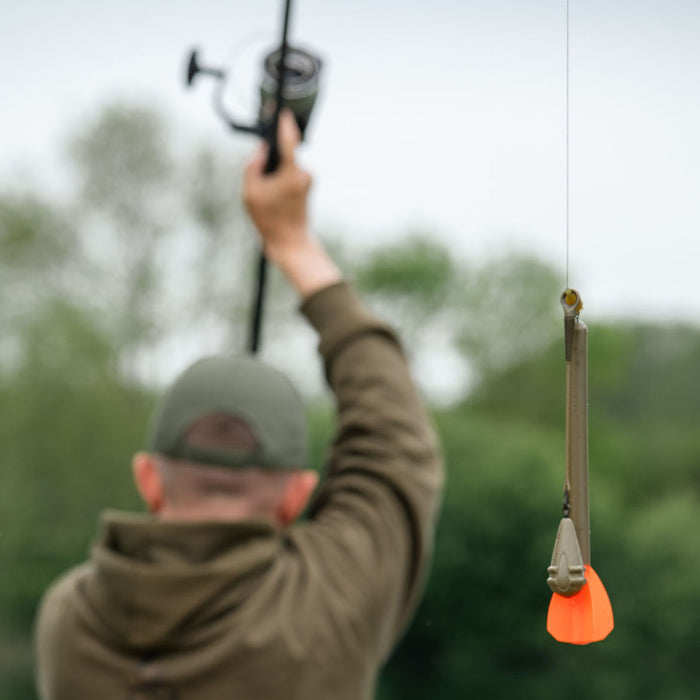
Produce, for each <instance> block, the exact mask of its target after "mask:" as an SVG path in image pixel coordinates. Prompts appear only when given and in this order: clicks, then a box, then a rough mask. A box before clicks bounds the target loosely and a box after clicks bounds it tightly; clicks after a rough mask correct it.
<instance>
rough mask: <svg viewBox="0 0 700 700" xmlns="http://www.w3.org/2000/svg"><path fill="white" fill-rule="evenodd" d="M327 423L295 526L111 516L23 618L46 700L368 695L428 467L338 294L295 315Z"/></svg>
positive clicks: (386, 643)
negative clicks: (331, 423)
mask: <svg viewBox="0 0 700 700" xmlns="http://www.w3.org/2000/svg"><path fill="white" fill-rule="evenodd" d="M302 312H303V313H304V314H305V315H306V317H307V318H308V320H309V321H310V322H311V324H312V325H313V326H314V327H315V328H316V330H317V331H318V333H319V335H320V340H321V342H320V348H319V350H320V353H321V356H322V357H323V360H324V365H325V370H326V376H327V378H328V381H329V384H330V386H331V388H332V390H333V392H334V393H335V396H336V400H337V410H338V424H337V433H336V437H335V440H334V442H333V445H332V449H331V451H330V455H329V463H328V473H327V475H326V478H325V479H324V482H323V484H322V486H321V488H320V490H319V493H318V495H317V497H316V499H315V501H314V503H313V505H312V509H311V517H310V520H309V521H308V522H305V523H301V524H297V525H295V526H293V527H290V528H288V529H287V530H285V531H283V532H279V531H276V530H275V529H274V528H273V526H272V525H271V524H269V523H266V522H263V521H244V522H234V523H221V522H179V521H176V522H173V521H161V520H159V519H157V518H156V517H154V516H147V515H133V514H124V513H117V512H107V513H106V514H105V515H104V516H103V522H102V530H101V535H100V537H99V539H98V541H97V543H96V544H95V545H94V547H93V549H92V554H91V557H90V559H89V561H88V562H87V563H85V564H83V565H82V566H80V567H78V568H76V569H74V570H72V571H71V572H69V573H68V574H66V575H65V576H64V577H63V578H61V579H60V580H59V581H57V582H56V583H55V584H54V585H53V586H52V588H51V589H50V590H49V591H48V592H47V594H46V595H45V597H44V600H43V602H42V605H41V608H40V612H39V616H38V623H37V634H36V639H37V656H38V666H37V675H38V685H39V689H40V695H41V697H42V698H43V700H83V699H86V700H93V699H95V700H128V699H130V698H133V699H134V700H135V699H137V698H138V699H143V700H145V699H146V698H153V699H159V700H166V699H167V700H176V699H177V700H228V699H229V698H230V699H232V700H233V699H236V700H258V699H267V700H274V699H276V698H284V699H285V700H297V699H302V698H303V699H304V700H315V699H316V698H318V699H324V700H326V699H331V698H333V699H335V700H343V699H347V700H367V699H369V698H371V697H373V694H374V688H375V684H376V679H377V674H378V671H379V669H380V667H381V665H382V663H383V662H384V661H385V660H386V658H387V656H388V654H389V653H390V651H391V649H392V648H393V646H394V645H395V643H396V641H397V639H398V638H399V636H400V635H401V633H402V631H403V630H404V628H405V626H406V624H407V622H408V620H409V618H410V615H411V613H412V611H413V609H414V607H415V604H416V602H417V599H418V597H419V594H420V591H421V587H422V583H423V581H424V578H425V576H424V574H425V569H426V565H427V560H428V557H429V554H430V550H431V547H432V540H433V533H434V525H435V516H436V512H437V508H438V502H439V492H440V487H441V483H442V469H441V463H440V459H439V455H438V450H437V446H436V441H435V439H434V435H433V433H432V431H431V429H430V427H429V424H428V420H427V418H426V415H425V413H424V411H423V409H422V407H421V404H420V401H419V399H418V397H417V395H416V392H415V389H414V387H413V385H412V382H411V380H410V377H409V374H408V370H407V366H406V362H405V360H404V357H403V355H402V353H401V351H400V349H399V345H398V343H397V341H396V338H395V336H394V335H393V333H392V332H391V330H390V329H388V328H387V327H386V326H385V325H384V324H382V323H380V322H379V321H377V320H376V319H375V318H374V317H372V316H371V315H369V314H368V313H367V312H366V311H365V310H364V309H363V308H362V306H361V304H360V303H359V301H358V300H357V298H356V297H355V295H354V294H353V293H352V291H351V290H350V288H349V287H348V285H346V284H345V283H340V284H336V285H332V286H330V287H327V288H326V289H324V290H321V291H320V292H318V293H316V294H315V295H313V296H312V297H311V298H310V299H308V300H307V301H306V302H305V304H304V305H303V307H302Z"/></svg>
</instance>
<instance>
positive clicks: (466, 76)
mask: <svg viewBox="0 0 700 700" xmlns="http://www.w3.org/2000/svg"><path fill="white" fill-rule="evenodd" d="M564 11H565V4H564V2H563V0H562V1H561V2H559V1H557V2H554V1H545V0H541V1H535V0H533V1H532V2H527V3H522V2H516V1H515V0H509V1H508V0H490V2H488V3H486V2H480V1H474V2H472V1H470V2H464V1H461V2H457V1H456V0H455V1H451V0H437V1H436V2H433V3H431V4H430V5H428V4H425V3H418V2H413V1H412V0H410V1H405V2H398V1H393V0H392V1H388V2H384V3H381V4H379V5H378V4H377V3H371V2H369V1H367V0H355V2H352V3H350V2H346V1H345V0H343V1H338V2H334V3H322V2H320V0H296V2H295V8H294V14H293V20H292V36H293V37H294V38H295V39H298V43H300V44H301V45H305V46H308V47H310V48H313V49H314V50H316V51H318V52H319V53H321V55H322V57H323V59H324V79H323V84H322V88H321V96H320V100H319V104H318V106H317V109H316V112H315V114H314V117H313V120H312V123H311V126H310V129H309V138H308V144H307V145H306V146H304V149H303V154H302V159H303V161H304V163H305V164H307V165H308V167H309V168H310V169H311V170H312V172H313V173H314V175H315V186H314V195H313V203H312V205H313V219H314V222H315V229H316V231H317V233H318V235H319V236H320V237H321V238H322V239H323V240H324V241H325V242H326V244H327V245H328V246H329V247H330V248H331V249H332V251H333V252H334V255H335V256H336V257H337V258H338V259H339V261H340V262H341V264H342V266H343V268H344V270H345V272H346V274H347V276H348V277H350V278H351V279H352V280H354V282H355V283H356V284H357V285H358V287H359V288H360V289H361V290H362V293H363V295H364V297H365V298H366V299H367V301H368V303H369V304H370V305H371V306H372V307H373V308H374V309H376V310H377V312H378V313H380V314H382V315H384V316H385V317H387V318H388V319H390V320H391V321H392V322H393V323H394V324H395V325H397V326H398V327H399V329H400V331H401V333H402V335H403V337H404V339H405V341H406V347H407V349H408V352H409V354H410V358H411V361H412V364H413V366H414V370H415V374H416V376H417V379H418V381H419V383H420V386H421V389H422V390H423V392H424V393H425V396H426V399H427V401H428V402H429V403H430V405H431V407H432V410H433V414H434V418H435V422H436V425H437V427H438V429H439V431H440V434H441V437H442V441H443V445H444V451H445V455H446V459H447V463H448V468H449V484H448V489H447V492H446V497H445V510H444V515H443V518H442V520H441V524H440V529H439V535H438V542H437V548H436V554H435V564H434V568H433V572H432V575H431V579H430V582H429V584H428V588H427V593H426V597H425V600H424V602H423V604H422V606H421V608H420V610H419V612H418V615H417V616H416V619H415V621H414V624H413V625H412V627H411V629H410V630H409V632H408V634H407V636H406V637H405V639H404V641H403V643H402V645H401V646H400V648H399V649H398V651H397V653H396V654H395V655H394V657H393V658H392V660H391V662H390V664H389V665H388V667H387V669H386V670H385V672H384V674H383V676H382V680H381V686H380V691H379V692H380V698H381V700H394V699H396V698H402V699H409V700H411V699H413V698H426V697H431V698H433V697H434V698H457V697H465V696H469V695H470V694H474V695H477V694H486V693H488V694H489V695H490V696H492V697H510V698H523V699H531V698H555V697H556V698H559V697H561V696H562V695H564V696H565V697H568V698H572V699H574V700H575V699H577V698H584V697H586V698H587V697H589V696H591V695H592V694H594V695H596V696H598V697H601V698H606V699H607V698H616V699H617V698H659V699H663V700H684V699H685V698H695V697H696V696H697V688H698V684H699V681H700V672H699V671H698V669H697V663H696V658H697V653H698V651H699V647H700V642H698V638H697V630H698V629H700V606H698V604H697V602H698V595H697V591H698V590H699V589H700V539H698V537H697V536H696V533H697V532H698V531H699V530H700V510H699V509H698V485H699V482H700V436H699V435H698V432H697V429H696V426H697V422H698V420H697V415H698V408H699V404H700V400H699V399H698V395H697V387H698V386H700V364H699V363H698V357H700V296H698V295H697V294H696V293H695V287H696V284H695V282H696V279H695V278H696V275H697V272H696V268H697V259H698V254H699V252H700V250H699V243H698V233H699V232H700V211H699V208H698V206H697V192H698V190H699V187H700V139H698V136H697V124H698V123H700V97H698V89H697V86H698V85H699V84H700V45H699V44H698V42H697V36H698V30H700V5H698V4H697V3H695V2H693V1H692V0H666V1H665V2H661V1H660V0H649V2H631V1H627V0H621V1H620V2H616V3H606V2H602V0H591V1H589V2H586V3H583V2H577V1H576V0H571V49H570V50H571V73H570V74H571V84H570V89H571V113H570V116H571V129H570V134H571V188H572V189H571V233H570V260H569V262H570V266H569V272H570V274H569V282H570V283H571V284H572V286H575V287H577V288H578V289H579V290H580V291H581V294H582V297H583V300H584V304H585V311H584V319H585V320H586V322H587V324H588V325H589V328H590V334H591V335H590V366H591V369H590V373H591V376H590V383H591V386H590V421H591V426H590V430H591V444H590V451H591V503H592V513H591V522H592V551H593V562H594V565H595V568H596V570H597V572H598V573H599V574H600V576H601V578H602V580H603V582H604V583H605V585H606V587H607V589H608V592H609V594H610V598H611V601H612V604H613V609H614V612H615V616H616V629H615V631H614V632H613V633H612V635H611V636H610V637H609V639H607V640H606V641H604V642H602V643H599V644H595V645H592V646H591V647H585V648H577V647H570V646H566V645H560V644H558V643H557V642H555V641H554V640H552V639H551V638H550V637H549V636H548V635H547V633H546V631H545V629H544V625H545V618H546V609H547V605H548V601H549V596H550V593H549V589H548V588H547V586H546V584H545V579H546V575H547V574H546V567H547V566H548V564H549V560H550V557H551V549H552V546H553V542H554V536H555V534H556V528H557V526H558V522H559V518H560V515H561V513H560V506H561V489H562V484H563V476H564V463H563V448H564V380H565V367H564V360H563V333H562V323H561V320H562V313H561V308H560V306H559V302H558V298H559V294H560V293H561V290H562V289H563V287H564V285H565V275H566V236H565V211H566V207H565V204H566V197H565V184H564V183H565V148H566V142H565V92H566V90H565V87H566V86H565V76H566V71H565V14H564ZM280 18H281V3H280V2H273V1H272V0H264V1H263V0H258V1H257V2H255V3H252V2H249V3H243V2H229V3H223V2H216V1H214V0H203V1H200V2H199V3H197V4H196V6H195V4H194V3H189V2H181V1H179V0H174V1H173V2H170V3H168V5H167V9H164V6H163V5H162V3H158V4H156V3H155V2H152V1H150V0H145V1H144V0H141V2H139V3H136V2H134V1H132V0H123V1H122V2H120V3H102V4H99V5H98V4H95V3H88V2H85V1H83V0H66V2H64V3H61V4H55V3H53V4H49V3H48V2H44V1H41V0H27V1H26V2H25V3H23V4H22V5H19V4H16V5H15V6H13V7H11V8H7V9H4V10H3V19H2V24H1V25H0V39H1V40H2V41H0V59H1V60H0V79H1V80H2V84H3V88H4V90H3V92H4V96H3V101H2V112H1V115H2V116H1V117H0V124H2V129H0V319H1V321H2V328H3V333H2V337H1V338H0V410H1V415H2V416H3V420H2V422H0V455H1V461H0V571H1V572H2V576H1V577H0V697H1V698H3V700H5V699H6V698H7V699H8V700H20V699H21V700H26V699H27V698H33V697H35V695H34V690H33V680H32V650H31V630H32V624H33V619H34V614H35V609H36V604H37V601H38V599H39V597H40V595H41V593H42V592H43V590H44V589H45V587H46V586H47V585H48V583H49V582H50V581H51V580H52V579H53V578H55V577H56V576H57V575H58V574H59V573H60V572H61V571H63V570H64V569H65V568H67V567H69V566H71V565H74V564H76V563H78V562H80V561H82V560H83V559H84V558H85V556H86V554H87V551H88V548H89V544H90V541H91V539H92V537H93V536H94V533H95V523H96V520H97V517H98V514H99V512H100V511H101V510H102V509H103V508H104V507H106V506H109V507H117V508H128V509H132V508H133V509H140V508H141V506H140V504H139V503H138V499H137V496H136V493H135V490H134V488H133V487H132V485H131V481H130V472H129V461H130V457H131V455H132V453H133V452H134V451H135V450H137V449H139V448H140V447H142V446H143V442H144V436H145V433H146V426H147V422H148V416H149V412H150V410H151V408H152V406H153V403H154V400H155V397H156V396H157V395H158V392H159V390H160V389H161V387H162V386H163V384H164V382H167V381H168V380H169V379H170V378H171V377H172V376H173V375H174V373H176V372H177V371H179V370H180V369H181V368H183V367H184V366H185V365H186V364H188V363H189V362H191V361H192V360H193V359H195V358H196V357H197V356H199V355H200V354H202V353H213V352H219V351H222V350H226V349H230V350H233V351H240V350H242V349H243V347H244V342H245V334H246V325H247V314H248V306H249V302H250V290H251V288H252V285H253V275H252V272H253V268H254V265H253V261H254V256H255V247H254V242H253V237H252V234H251V231H250V227H249V225H248V223H247V222H246V220H245V216H244V214H243V212H242V211H241V206H240V200H239V194H238V193H239V189H240V177H241V168H242V165H243V163H244V161H245V159H246V158H247V157H248V155H249V154H250V152H251V149H252V148H253V147H254V144H253V142H252V141H251V140H250V139H246V137H240V136H233V135H230V134H229V133H227V132H226V131H225V129H224V126H223V125H222V124H221V123H220V122H219V120H218V119H217V117H216V116H215V115H214V113H213V111H212V109H211V103H210V101H211V88H212V85H210V84H206V83H205V82H204V81H201V82H199V83H197V84H196V85H195V86H194V88H193V89H192V90H190V91H186V90H185V89H184V80H183V75H184V68H185V63H186V55H187V53H188V50H189V49H190V48H191V47H194V46H198V47H199V48H200V50H201V56H202V59H203V60H204V61H206V62H209V63H212V64H214V65H217V64H220V65H225V66H227V67H228V68H229V69H230V70H231V71H232V73H233V77H234V85H233V86H232V89H231V90H230V92H229V93H228V94H227V101H228V103H229V104H230V105H231V109H232V110H234V111H236V112H237V113H239V114H241V115H242V116H248V117H251V118H252V117H253V116H254V114H255V110H256V100H257V96H256V89H257V86H258V84H259V75H260V71H259V60H260V56H261V54H262V53H263V52H264V51H265V50H266V49H268V48H270V47H271V46H273V45H274V43H275V37H276V36H277V34H278V32H279V23H280ZM270 292H271V293H270V304H269V307H268V312H267V316H266V320H265V328H264V336H263V356H264V357H265V358H266V359H268V360H269V361H271V362H273V363H275V364H277V365H279V366H280V367H282V368H283V369H285V370H286V371H288V372H289V373H290V375H291V376H292V377H293V378H294V379H295V381H296V382H297V383H298V384H299V385H300V386H301V387H302V388H303V390H304V391H305V393H306V394H307V396H308V405H309V414H310V417H311V424H312V432H313V439H314V462H315V465H316V466H317V467H318V468H319V469H322V468H323V459H324V450H325V442H326V441H327V440H328V438H329V437H330V434H331V430H332V406H331V405H330V403H329V401H328V398H327V396H326V395H325V394H324V392H323V387H322V381H321V373H320V369H319V367H318V366H317V363H316V362H315V360H314V359H313V356H312V352H313V347H314V338H313V336H312V334H311V333H310V332H309V331H308V329H306V328H305V326H304V325H303V324H302V323H301V321H300V320H299V319H298V318H296V317H295V316H294V314H293V309H294V307H295V303H296V302H295V300H294V299H293V298H291V295H290V293H289V290H288V288H287V287H286V286H285V285H284V283H283V282H282V281H281V280H280V279H279V278H278V277H277V276H273V279H272V286H271V290H270Z"/></svg>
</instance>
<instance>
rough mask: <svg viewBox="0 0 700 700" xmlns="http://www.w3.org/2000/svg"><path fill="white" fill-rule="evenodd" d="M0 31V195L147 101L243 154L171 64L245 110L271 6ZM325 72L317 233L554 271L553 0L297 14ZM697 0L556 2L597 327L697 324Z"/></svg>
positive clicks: (127, 13)
mask: <svg viewBox="0 0 700 700" xmlns="http://www.w3.org/2000/svg"><path fill="white" fill-rule="evenodd" d="M8 5H9V3H6V7H4V8H3V11H2V21H1V23H0V59H1V60H0V85H1V86H2V98H1V100H2V101H1V103H0V104H1V110H0V115H1V117H0V127H1V128H0V183H8V182H11V181H13V180H16V179H17V177H18V173H21V172H23V171H24V172H26V171H27V170H31V171H33V172H34V173H36V174H37V176H36V177H37V178H38V179H42V178H46V179H48V180H50V179H51V178H53V179H54V181H55V180H56V179H60V177H61V172H60V169H59V167H58V165H57V164H58V163H59V162H60V161H59V155H60V153H59V145H60V142H61V139H62V138H63V137H64V136H65V134H66V133H67V132H69V131H70V130H71V129H72V128H74V127H75V125H76V124H77V123H80V121H81V120H86V119H89V118H90V117H93V116H94V115H95V114H96V113H97V112H98V110H99V108H100V106H101V105H103V104H105V103H106V102H108V101H110V100H113V99H115V98H121V99H137V100H150V101H153V102H154V103H155V104H157V105H159V106H161V107H162V108H163V109H164V110H166V111H167V112H168V113H169V114H170V115H171V117H172V118H173V119H174V120H175V121H176V122H177V123H178V124H179V125H180V126H181V128H182V129H183V132H184V130H185V129H186V130H188V131H189V132H191V133H192V134H197V135H203V136H205V137H207V138H209V139H210V140H211V142H212V143H215V144H218V145H219V146H220V148H221V149H222V150H223V151H226V152H231V153H236V152H241V151H242V152H246V151H247V150H249V149H250V147H251V143H250V141H249V140H248V139H247V138H246V137H245V136H242V137H234V136H231V135H230V134H229V133H227V132H226V131H225V130H224V127H223V125H222V124H221V123H220V122H219V121H218V119H217V118H216V116H215V115H214V113H213V111H212V109H211V105H210V98H211V89H210V88H211V85H210V84H207V83H205V82H204V81H202V82H201V83H199V84H197V85H196V86H195V89H194V90H191V91H186V90H185V89H184V88H183V80H182V75H183V71H184V63H185V55H186V53H187V50H188V48H189V47H191V46H194V45H196V46H199V48H200V49H201V51H202V57H203V58H204V59H205V60H207V61H209V62H211V63H222V62H226V61H227V60H229V59H230V58H231V57H232V56H237V57H238V61H237V62H236V64H235V66H234V72H235V75H236V79H237V82H238V84H239V86H240V87H239V88H238V90H237V94H236V97H237V99H238V100H239V102H240V103H241V104H242V105H246V104H247V105H249V106H250V105H251V104H252V102H253V94H254V88H255V86H256V83H257V77H256V76H255V75H253V73H252V67H251V66H252V65H253V64H254V62H255V60H256V59H257V53H256V51H257V49H258V48H260V47H263V46H264V45H265V42H264V41H262V43H261V41H260V33H261V32H262V35H263V36H264V35H265V33H267V36H268V37H269V40H270V42H274V37H275V35H276V33H277V32H278V29H279V23H280V14H281V0H255V1H252V0H251V1H249V2H241V1H238V2H236V1H229V2H222V1H220V0H219V1H217V0H198V1H197V2H193V1H190V2H185V1H184V0H170V1H169V2H167V3H164V2H155V1H154V0H138V2H137V1H136V0H120V1H119V2H112V1H111V0H105V1H104V2H101V3H95V2H87V0H63V1H62V2H60V3H59V2H55V1H54V2H48V0H24V2H22V3H12V5H11V6H9V7H8ZM292 36H293V39H295V40H296V41H297V43H300V44H302V45H306V46H308V47H313V48H314V49H315V50H316V51H318V52H319V53H320V54H321V55H322V57H323V58H324V61H325V65H324V81H323V87H322V95H321V98H320V102H319V105H318V110H317V112H316V113H315V115H314V121H313V123H312V125H311V127H310V131H309V143H308V144H307V146H305V149H304V156H303V159H304V162H305V163H306V164H307V165H308V167H309V168H310V169H311V170H312V171H313V172H314V174H315V177H316V186H315V190H314V200H313V208H314V219H315V221H316V226H317V228H319V229H320V230H329V229H332V230H334V231H342V232H344V233H345V234H346V235H347V236H348V237H351V238H353V239H356V240H359V241H366V242H370V241H378V240H382V239H387V240H389V239H393V238H396V237H397V236H400V235H402V234H404V233H405V232H406V231H407V229H410V228H422V229H429V230H431V231H434V232H435V234H436V235H437V236H439V237H440V238H441V239H442V240H445V241H447V242H448V243H449V244H450V245H454V247H455V253H456V254H459V255H467V256H470V257H472V258H481V257H483V256H485V255H493V254H497V253H498V252H499V251H502V250H505V249H508V248H510V247H515V248H517V249H519V250H527V251H532V252H533V253H536V254H539V255H541V256H544V257H545V258H547V259H549V260H551V261H552V262H553V264H554V265H555V266H556V267H557V268H558V269H560V270H561V272H562V275H563V274H564V267H565V235H564V233H565V189H564V173H565V171H564V164H565V139H564V133H565V131H564V125H565V111H564V106H565V1H564V0H532V1H528V0H432V2H416V1H415V0H403V1H401V2H399V1H397V0H385V1H384V2H378V1H377V0H375V1H373V2H370V1H369V0H352V1H350V0H334V1H333V2H329V1H328V0H325V1H322V0H295V2H294V10H293V18H292ZM699 37H700V2H697V0H634V1H632V0H619V1H611V0H585V2H584V1H583V0H571V187H572V199H571V275H570V282H571V284H572V285H573V286H577V287H578V288H579V289H580V291H581V293H582V296H583V298H584V301H585V302H586V308H587V310H588V311H589V312H590V313H591V314H595V315H596V316H609V315H617V316H629V315H632V316H640V315H641V316H648V317H653V318H671V317H672V318H688V319H692V320H693V321H695V322H700V294H698V293H697V291H696V289H697V266H698V260H699V259H700V208H699V206H698V191H699V190H700V138H699V137H698V127H699V125H700V97H699V96H698V91H699V89H700V40H699Z"/></svg>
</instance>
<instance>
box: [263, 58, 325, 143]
mask: <svg viewBox="0 0 700 700" xmlns="http://www.w3.org/2000/svg"><path fill="white" fill-rule="evenodd" d="M280 57H281V49H279V48H278V49H276V50H274V51H271V52H270V53H269V54H267V56H266V57H265V60H264V61H263V79H262V83H261V85H260V112H259V114H258V123H259V124H261V126H262V129H263V130H264V131H265V132H266V131H267V130H269V129H270V128H271V126H272V121H273V119H274V115H275V106H276V103H277V90H278V86H279V73H280ZM284 63H285V70H284V85H283V89H282V103H283V105H284V106H285V107H287V108H288V109H290V110H291V111H292V113H293V114H294V117H295V119H296V121H297V125H298V127H299V131H300V132H301V137H302V139H303V138H304V133H305V132H306V127H307V126H308V123H309V119H310V118H311V112H312V111H313V108H314V105H315V104H316V97H317V96H318V88H319V79H320V75H321V59H319V58H318V57H317V56H314V55H313V54H310V53H309V52H308V51H304V50H303V49H297V48H292V47H291V46H290V47H288V48H287V55H286V57H285V60H284Z"/></svg>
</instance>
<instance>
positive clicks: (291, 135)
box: [277, 109, 301, 165]
mask: <svg viewBox="0 0 700 700" xmlns="http://www.w3.org/2000/svg"><path fill="white" fill-rule="evenodd" d="M299 141H301V134H300V133H299V127H298V126H297V121H296V119H295V118H294V115H293V114H292V112H291V111H290V110H288V109H283V110H282V112H281V114H280V121H279V125H278V127H277V147H278V148H279V152H280V161H281V162H282V163H283V164H284V165H287V164H293V163H294V149H295V148H296V147H297V145H298V144H299Z"/></svg>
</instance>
